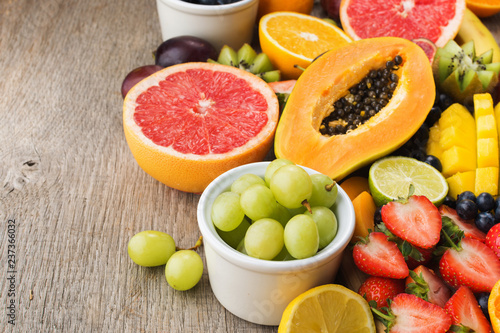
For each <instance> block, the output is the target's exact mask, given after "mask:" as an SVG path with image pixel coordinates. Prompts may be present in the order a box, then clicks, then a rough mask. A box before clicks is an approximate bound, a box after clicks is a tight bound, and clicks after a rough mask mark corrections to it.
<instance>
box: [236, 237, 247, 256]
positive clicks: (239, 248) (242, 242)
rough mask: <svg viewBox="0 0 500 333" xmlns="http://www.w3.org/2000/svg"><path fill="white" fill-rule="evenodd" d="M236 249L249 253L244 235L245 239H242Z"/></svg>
mask: <svg viewBox="0 0 500 333" xmlns="http://www.w3.org/2000/svg"><path fill="white" fill-rule="evenodd" d="M236 250H237V251H238V252H241V253H243V254H246V255H248V253H247V250H245V238H244V237H243V239H242V240H241V242H240V243H239V244H238V247H236Z"/></svg>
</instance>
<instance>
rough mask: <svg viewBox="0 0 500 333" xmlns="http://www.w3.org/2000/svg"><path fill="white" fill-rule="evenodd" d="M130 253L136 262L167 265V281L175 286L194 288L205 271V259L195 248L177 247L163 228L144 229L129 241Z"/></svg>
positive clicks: (185, 288) (138, 263)
mask: <svg viewBox="0 0 500 333" xmlns="http://www.w3.org/2000/svg"><path fill="white" fill-rule="evenodd" d="M128 255H129V256H130V258H131V259H132V261H133V262H135V263H136V264H137V265H140V266H144V267H155V266H161V265H165V277H166V279H167V282H168V284H169V285H170V286H171V287H172V288H174V289H176V290H188V289H191V288H193V287H194V286H195V285H196V284H197V283H198V282H199V281H200V279H201V276H202V275H203V261H202V260H201V257H200V255H199V254H198V253H197V252H195V251H194V250H177V248H176V246H175V241H174V239H173V238H172V237H171V236H170V235H169V234H166V233H164V232H161V231H155V230H145V231H141V232H139V233H137V234H135V235H134V236H133V237H132V238H131V239H130V241H129V242H128Z"/></svg>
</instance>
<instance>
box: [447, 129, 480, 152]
mask: <svg viewBox="0 0 500 333" xmlns="http://www.w3.org/2000/svg"><path fill="white" fill-rule="evenodd" d="M439 145H440V146H441V149H442V150H443V151H444V150H447V149H450V148H451V147H453V146H460V147H462V148H465V149H467V150H470V151H475V150H476V147H475V146H476V136H475V135H474V131H463V130H462V129H461V128H459V127H458V126H450V127H447V128H442V129H441V134H440V137H439Z"/></svg>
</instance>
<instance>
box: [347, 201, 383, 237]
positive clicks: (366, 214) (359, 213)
mask: <svg viewBox="0 0 500 333" xmlns="http://www.w3.org/2000/svg"><path fill="white" fill-rule="evenodd" d="M352 205H353V207H354V216H355V217H356V224H355V225H354V234H353V236H352V239H351V242H353V243H354V242H357V241H358V240H359V238H358V237H362V238H365V237H366V236H368V233H369V232H368V230H374V229H375V221H374V216H375V211H376V210H377V206H376V205H375V202H374V201H373V198H372V196H371V194H370V193H368V192H366V191H363V192H361V193H360V194H359V195H358V196H357V197H356V198H354V200H352Z"/></svg>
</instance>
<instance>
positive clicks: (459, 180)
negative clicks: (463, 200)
mask: <svg viewBox="0 0 500 333" xmlns="http://www.w3.org/2000/svg"><path fill="white" fill-rule="evenodd" d="M446 181H447V182H448V186H449V188H450V190H449V192H448V195H449V196H451V197H452V198H453V199H455V200H456V199H457V196H458V195H459V194H460V193H462V192H465V191H471V192H474V190H475V186H476V170H474V171H467V172H457V173H456V174H454V175H453V176H451V177H448V178H446Z"/></svg>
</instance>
